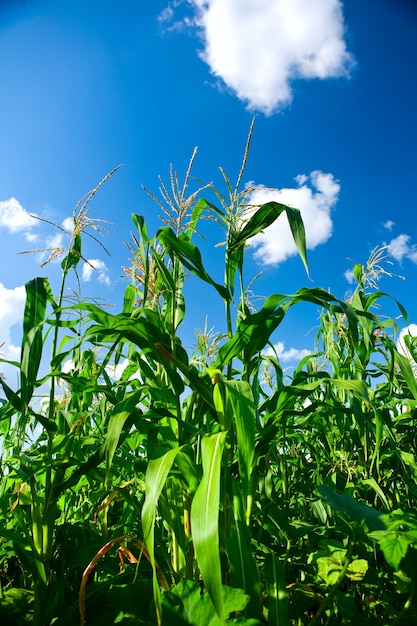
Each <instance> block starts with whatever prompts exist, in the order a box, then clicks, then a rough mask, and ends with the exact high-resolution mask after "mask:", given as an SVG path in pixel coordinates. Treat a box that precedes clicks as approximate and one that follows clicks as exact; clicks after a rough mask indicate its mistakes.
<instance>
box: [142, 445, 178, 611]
mask: <svg viewBox="0 0 417 626" xmlns="http://www.w3.org/2000/svg"><path fill="white" fill-rule="evenodd" d="M180 450H181V448H173V449H171V450H167V451H165V452H164V451H163V450H159V452H158V456H157V457H156V458H153V459H151V460H150V461H149V463H148V468H147V470H146V476H145V493H146V497H145V502H144V505H143V508H142V527H143V538H144V542H145V544H146V547H147V548H148V552H149V557H150V561H151V565H152V570H153V590H154V600H155V605H156V611H157V616H158V623H161V617H162V606H161V594H160V590H159V584H158V578H157V574H156V562H155V546H154V536H155V515H156V507H157V505H158V500H159V496H160V495H161V491H162V489H163V488H164V485H165V483H166V481H167V477H168V474H169V472H170V471H171V467H172V464H173V463H174V461H175V457H176V456H177V454H178V453H179V452H180Z"/></svg>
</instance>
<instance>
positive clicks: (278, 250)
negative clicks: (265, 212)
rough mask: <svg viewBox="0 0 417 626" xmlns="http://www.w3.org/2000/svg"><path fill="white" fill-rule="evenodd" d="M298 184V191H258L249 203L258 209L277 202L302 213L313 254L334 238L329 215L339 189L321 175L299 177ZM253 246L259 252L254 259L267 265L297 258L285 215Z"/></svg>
mask: <svg viewBox="0 0 417 626" xmlns="http://www.w3.org/2000/svg"><path fill="white" fill-rule="evenodd" d="M296 181H297V183H298V187H295V188H284V189H267V188H262V187H261V188H258V189H257V190H256V191H254V192H253V193H252V194H251V196H250V199H249V202H250V203H251V204H255V205H257V206H259V205H261V204H264V203H265V202H271V201H275V202H280V203H282V204H287V205H289V206H293V207H295V208H297V209H300V211H301V216H302V218H303V222H304V227H305V231H306V240H307V248H308V249H309V250H314V248H315V247H316V246H318V245H320V244H321V243H325V242H326V241H327V240H328V239H329V238H330V236H331V234H332V228H333V223H332V220H331V216H330V211H331V209H332V207H333V206H334V205H335V204H336V202H337V199H338V195H339V191H340V185H339V183H338V182H336V181H335V179H334V178H333V175H332V174H325V173H323V172H320V171H314V172H311V174H310V175H309V176H305V175H304V174H303V175H300V176H297V178H296ZM308 182H309V183H310V187H309V186H307V183H308ZM250 245H251V246H253V247H255V248H257V250H256V252H255V254H254V257H255V259H257V260H258V261H260V262H262V263H264V264H266V265H277V264H278V263H282V261H285V260H286V259H288V258H289V257H291V256H294V255H295V254H297V249H296V247H295V244H294V242H293V238H292V235H291V231H290V227H289V224H288V220H287V218H286V215H281V216H280V217H279V218H278V219H277V220H276V221H275V222H274V223H273V224H271V226H269V227H268V228H266V229H265V230H264V231H263V232H262V233H259V234H258V235H255V237H253V238H252V239H251V240H250Z"/></svg>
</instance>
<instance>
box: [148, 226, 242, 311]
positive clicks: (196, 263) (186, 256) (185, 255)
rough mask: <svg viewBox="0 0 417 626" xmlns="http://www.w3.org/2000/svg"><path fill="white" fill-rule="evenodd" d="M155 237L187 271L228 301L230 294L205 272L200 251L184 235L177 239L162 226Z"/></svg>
mask: <svg viewBox="0 0 417 626" xmlns="http://www.w3.org/2000/svg"><path fill="white" fill-rule="evenodd" d="M157 236H158V237H159V238H160V240H161V241H162V242H163V243H164V245H165V246H166V247H167V249H168V251H169V252H170V253H174V254H175V255H176V256H177V257H178V258H179V260H180V261H181V263H183V265H184V266H185V267H186V268H187V269H189V270H190V271H191V272H192V273H193V274H195V276H198V278H200V279H201V280H203V281H204V282H206V283H209V284H210V285H212V286H213V287H214V288H215V289H216V291H218V293H219V294H220V295H221V297H222V298H223V299H224V300H230V293H229V291H228V290H227V289H226V287H224V286H223V285H220V284H219V283H216V282H215V281H214V280H213V279H212V278H211V276H209V274H208V273H207V272H206V270H205V268H204V265H203V261H202V259H201V254H200V250H199V249H198V248H197V246H195V245H194V244H193V243H191V241H190V239H189V238H188V237H187V235H186V234H185V233H182V234H181V235H180V236H179V237H177V236H176V235H175V233H174V232H173V231H172V229H171V228H169V226H163V227H162V228H160V229H159V231H158V233H157Z"/></svg>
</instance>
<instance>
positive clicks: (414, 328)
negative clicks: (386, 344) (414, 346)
mask: <svg viewBox="0 0 417 626" xmlns="http://www.w3.org/2000/svg"><path fill="white" fill-rule="evenodd" d="M407 335H408V336H410V337H416V336H417V324H409V325H408V326H406V327H405V328H403V329H402V331H401V332H400V335H399V337H398V341H397V349H398V352H399V353H400V354H403V355H404V356H406V357H407V359H409V360H410V361H413V358H412V356H411V354H410V351H409V350H408V348H407V346H406V343H405V341H404V337H406V336H407Z"/></svg>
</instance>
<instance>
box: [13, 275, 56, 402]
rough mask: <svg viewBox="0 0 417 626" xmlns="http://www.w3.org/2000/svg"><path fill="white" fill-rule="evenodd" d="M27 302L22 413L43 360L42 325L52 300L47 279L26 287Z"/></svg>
mask: <svg viewBox="0 0 417 626" xmlns="http://www.w3.org/2000/svg"><path fill="white" fill-rule="evenodd" d="M25 287H26V302H25V310H24V314H23V337H22V350H21V362H20V379H21V385H20V386H21V395H22V411H23V413H25V412H26V410H27V407H28V405H29V402H30V399H31V397H32V394H33V390H34V388H35V385H36V378H37V375H38V370H39V365H40V362H41V358H42V349H43V335H42V324H43V322H44V321H45V315H46V306H47V303H48V301H49V300H50V291H51V290H50V287H49V282H48V280H47V279H46V278H34V279H33V280H31V281H29V282H28V283H26V285H25Z"/></svg>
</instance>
